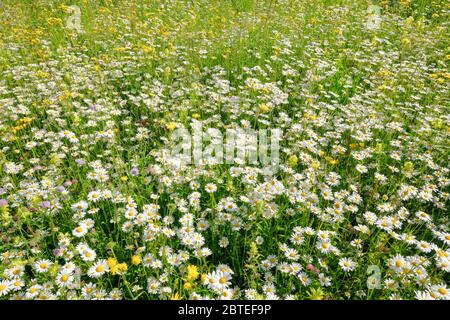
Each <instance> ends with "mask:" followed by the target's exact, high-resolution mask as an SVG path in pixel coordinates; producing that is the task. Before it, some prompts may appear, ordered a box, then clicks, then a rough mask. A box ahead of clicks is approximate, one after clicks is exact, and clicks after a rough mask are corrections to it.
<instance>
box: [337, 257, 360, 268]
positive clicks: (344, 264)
mask: <svg viewBox="0 0 450 320" xmlns="http://www.w3.org/2000/svg"><path fill="white" fill-rule="evenodd" d="M339 266H340V267H341V268H342V270H344V271H353V270H355V268H356V266H357V264H356V262H354V261H353V260H351V259H349V258H341V259H340V260H339Z"/></svg>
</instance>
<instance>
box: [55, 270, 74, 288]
mask: <svg viewBox="0 0 450 320" xmlns="http://www.w3.org/2000/svg"><path fill="white" fill-rule="evenodd" d="M72 282H73V275H72V274H70V273H67V272H66V271H63V272H60V273H58V274H57V275H56V284H57V285H58V286H59V287H69V286H70V285H71V283H72Z"/></svg>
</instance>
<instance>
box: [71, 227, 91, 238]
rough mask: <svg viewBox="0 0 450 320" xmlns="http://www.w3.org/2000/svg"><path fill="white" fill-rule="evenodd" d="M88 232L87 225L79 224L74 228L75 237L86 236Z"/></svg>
mask: <svg viewBox="0 0 450 320" xmlns="http://www.w3.org/2000/svg"><path fill="white" fill-rule="evenodd" d="M87 232H88V228H87V227H86V226H85V225H79V226H78V227H76V228H75V229H73V230H72V234H73V235H74V236H75V237H78V238H81V237H84V236H85V235H86V234H87Z"/></svg>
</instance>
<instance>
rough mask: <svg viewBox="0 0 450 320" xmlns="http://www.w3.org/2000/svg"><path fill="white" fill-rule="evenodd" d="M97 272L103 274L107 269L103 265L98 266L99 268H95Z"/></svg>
mask: <svg viewBox="0 0 450 320" xmlns="http://www.w3.org/2000/svg"><path fill="white" fill-rule="evenodd" d="M95 271H97V272H103V271H105V267H104V266H103V265H99V266H97V268H95Z"/></svg>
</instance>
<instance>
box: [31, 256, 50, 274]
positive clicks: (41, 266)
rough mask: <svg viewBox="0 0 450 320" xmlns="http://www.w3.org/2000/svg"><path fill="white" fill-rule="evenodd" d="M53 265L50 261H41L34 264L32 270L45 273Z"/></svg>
mask: <svg viewBox="0 0 450 320" xmlns="http://www.w3.org/2000/svg"><path fill="white" fill-rule="evenodd" d="M52 265H53V263H52V262H51V261H50V260H46V259H42V260H38V261H36V262H35V263H34V269H35V270H36V272H38V273H42V272H47V271H48V270H50V268H51V267H52Z"/></svg>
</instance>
